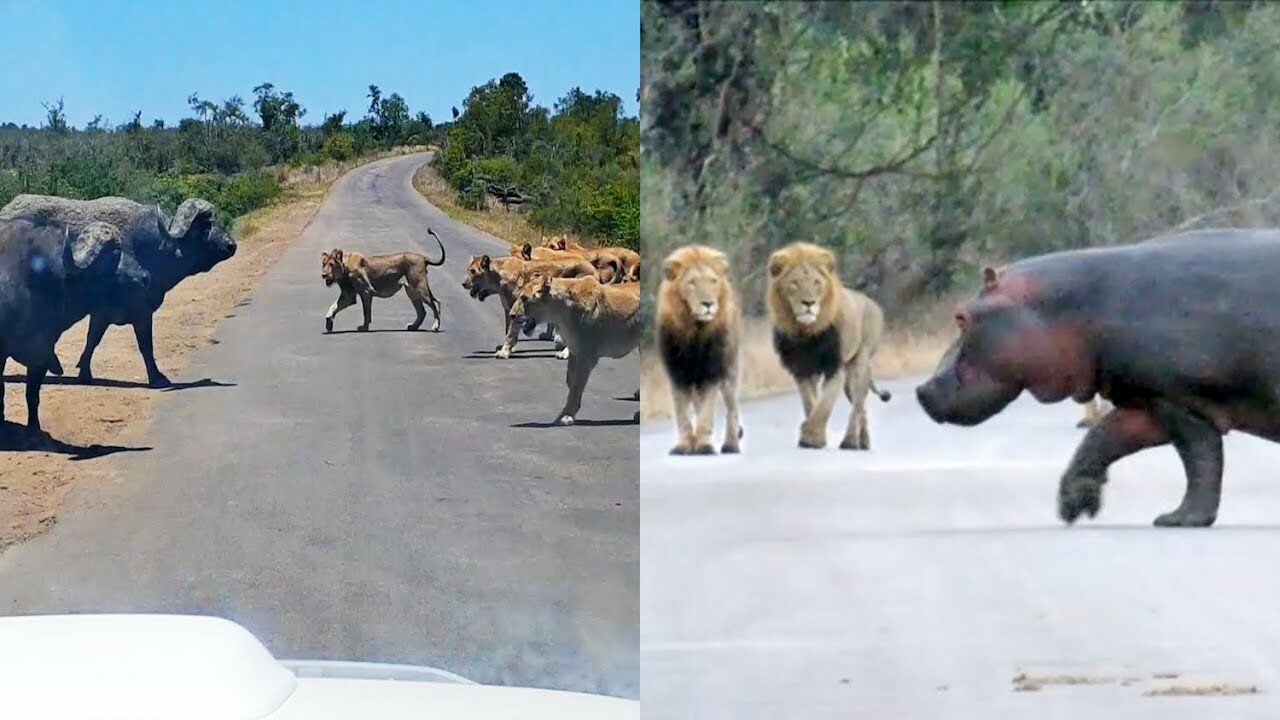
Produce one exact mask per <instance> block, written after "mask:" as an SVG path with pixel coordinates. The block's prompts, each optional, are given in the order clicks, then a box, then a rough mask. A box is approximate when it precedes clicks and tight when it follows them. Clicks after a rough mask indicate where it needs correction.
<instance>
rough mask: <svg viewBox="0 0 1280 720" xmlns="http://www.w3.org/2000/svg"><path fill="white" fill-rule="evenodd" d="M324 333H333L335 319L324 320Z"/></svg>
mask: <svg viewBox="0 0 1280 720" xmlns="http://www.w3.org/2000/svg"><path fill="white" fill-rule="evenodd" d="M324 331H325V332H327V333H331V332H333V318H325V319H324Z"/></svg>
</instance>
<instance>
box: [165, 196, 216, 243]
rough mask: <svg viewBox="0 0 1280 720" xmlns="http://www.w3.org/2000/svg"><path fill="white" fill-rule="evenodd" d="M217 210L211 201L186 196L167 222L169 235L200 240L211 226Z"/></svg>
mask: <svg viewBox="0 0 1280 720" xmlns="http://www.w3.org/2000/svg"><path fill="white" fill-rule="evenodd" d="M215 215H217V211H216V210H215V209H214V207H213V205H212V203H210V202H209V201H207V200H201V199H199V198H188V199H186V200H183V201H182V204H181V205H179V206H178V210H177V212H175V213H174V215H173V220H172V221H171V222H170V223H169V236H170V237H175V238H189V239H192V240H202V239H204V238H205V237H206V236H207V235H208V234H209V230H210V229H211V228H212V227H213V219H214V216H215Z"/></svg>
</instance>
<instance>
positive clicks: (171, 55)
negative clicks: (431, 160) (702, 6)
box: [0, 0, 640, 127]
mask: <svg viewBox="0 0 1280 720" xmlns="http://www.w3.org/2000/svg"><path fill="white" fill-rule="evenodd" d="M0 27H3V28H5V33H4V41H3V42H0V122H9V121H12V122H16V123H18V124H22V123H27V124H29V125H37V124H40V123H41V122H42V121H43V119H44V109H43V108H42V107H41V102H44V101H51V100H56V99H57V98H58V97H59V96H61V97H62V98H63V100H64V101H65V103H66V113H67V119H68V120H69V121H70V122H71V123H72V124H73V125H75V126H76V127H83V126H84V123H86V122H87V121H89V120H90V119H92V117H93V116H94V115H95V114H99V113H101V114H102V115H103V116H104V117H106V118H107V119H108V120H109V121H110V122H111V123H112V124H113V125H114V124H119V123H121V122H124V121H126V120H128V119H129V118H130V117H132V115H133V113H134V111H136V110H142V117H143V121H144V122H147V123H150V121H151V120H153V119H154V118H156V117H162V118H164V120H165V121H166V123H167V124H168V125H170V126H173V125H175V124H176V123H177V121H178V119H180V118H181V117H185V116H187V115H188V114H189V111H188V107H187V97H188V96H189V95H191V93H193V92H195V93H198V94H199V95H200V97H201V98H202V99H210V100H215V101H220V100H222V99H224V98H227V97H230V96H231V95H234V94H239V95H240V96H241V97H243V98H245V100H246V101H249V100H250V99H251V97H252V95H253V92H252V91H253V88H254V87H255V86H256V85H259V84H260V83H262V82H271V83H273V84H274V85H275V86H276V87H277V88H278V89H282V90H291V91H293V93H294V97H295V98H297V99H298V100H299V101H300V102H301V103H302V106H303V107H304V108H306V110H307V115H306V117H305V118H304V122H306V123H319V122H320V120H321V119H323V116H324V114H325V113H328V112H333V111H335V110H341V109H345V110H347V117H348V119H355V118H359V117H361V116H363V115H364V112H365V110H366V109H367V108H368V101H367V100H366V99H365V95H366V93H367V91H368V86H369V84H370V83H373V84H376V85H378V86H379V87H380V88H381V89H382V91H383V94H384V95H388V94H390V93H392V92H398V93H400V95H401V96H403V97H404V98H405V100H406V101H407V102H408V103H409V108H410V110H411V111H412V112H414V113H416V112H418V111H419V110H426V111H427V113H429V114H430V115H431V117H432V119H434V120H447V119H449V117H450V112H449V108H450V107H452V106H454V105H458V106H461V103H462V100H463V99H464V98H465V97H466V95H467V92H468V91H470V89H471V88H472V87H474V86H475V85H479V84H482V83H484V82H486V81H488V80H490V79H492V78H496V77H500V76H502V75H503V74H504V73H507V72H512V71H514V72H518V73H520V75H521V76H522V77H523V78H524V79H525V82H526V83H528V85H529V89H530V91H531V92H532V93H533V96H534V102H536V103H538V104H540V105H546V106H548V107H550V106H551V105H552V104H553V103H554V102H555V100H556V99H558V98H559V97H560V96H562V95H563V94H564V93H565V92H566V91H567V90H569V89H570V88H572V87H573V86H575V85H577V86H580V87H582V88H583V89H584V90H587V91H592V90H597V89H600V90H608V91H610V92H613V93H616V94H617V95H619V96H621V97H622V99H623V101H624V102H625V112H626V113H627V114H629V115H634V114H635V112H636V90H637V88H638V87H639V82H640V3H639V0H525V1H524V2H520V1H519V0H504V1H502V2H498V1H494V0H487V1H486V0H454V1H453V2H449V1H447V0H445V1H441V0H419V1H418V2H413V1H411V0H403V1H401V0H394V1H390V0H388V1H378V0H307V1H305V2H304V1H299V0H279V1H276V2H271V1H264V2H251V1H249V0H223V1H222V2H206V1H204V0H169V1H167V2H165V1H159V2H155V1H146V2H140V1H137V0H131V1H130V2H127V3H126V2H118V1H115V0H97V1H87V0H0ZM460 109H461V108H460Z"/></svg>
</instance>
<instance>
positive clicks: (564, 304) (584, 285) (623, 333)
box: [511, 271, 640, 425]
mask: <svg viewBox="0 0 1280 720" xmlns="http://www.w3.org/2000/svg"><path fill="white" fill-rule="evenodd" d="M523 316H532V317H535V318H537V319H538V320H540V321H542V322H545V323H550V324H554V325H555V326H556V328H558V329H559V331H560V334H561V335H562V336H564V341H565V344H567V345H568V346H569V348H571V349H572V350H573V352H572V353H570V354H569V366H568V368H567V369H566V371H565V382H566V383H567V384H568V386H569V396H568V398H566V399H565V402H564V408H563V409H562V410H561V411H560V414H559V415H558V416H557V417H556V423H557V424H560V425H572V424H573V423H574V422H575V416H576V415H577V414H578V410H579V409H580V408H581V407H582V393H583V391H584V390H585V389H586V387H587V380H588V379H589V378H590V377H591V371H592V370H594V369H595V367H596V365H597V364H599V362H600V359H601V358H621V357H625V356H627V355H629V354H631V352H632V351H633V350H635V349H636V348H638V347H640V283H621V284H616V285H605V284H602V283H601V282H600V279H599V278H597V277H596V276H595V275H590V274H588V275H583V276H581V277H558V278H553V277H552V276H551V275H549V274H547V273H545V272H541V271H535V272H532V273H530V274H528V275H526V276H525V277H524V279H523V281H522V282H521V284H520V287H519V289H518V290H517V292H516V301H515V304H513V305H512V306H511V317H513V318H518V317H523ZM639 415H640V414H639V413H636V420H637V421H638V420H639Z"/></svg>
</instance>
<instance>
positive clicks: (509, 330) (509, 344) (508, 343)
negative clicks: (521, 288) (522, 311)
mask: <svg viewBox="0 0 1280 720" xmlns="http://www.w3.org/2000/svg"><path fill="white" fill-rule="evenodd" d="M513 304H514V303H512V302H510V301H508V300H507V299H506V298H505V297H504V298H503V299H502V316H503V317H504V318H506V322H507V324H506V326H505V327H506V335H505V336H504V337H503V341H502V344H501V345H499V346H498V349H497V350H496V351H495V352H494V353H493V356H494V357H496V358H499V359H502V360H506V359H507V358H509V357H511V351H512V350H514V349H515V347H516V343H517V342H519V340H520V326H522V325H523V324H524V318H523V317H519V318H515V317H511V306H512V305H513Z"/></svg>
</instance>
